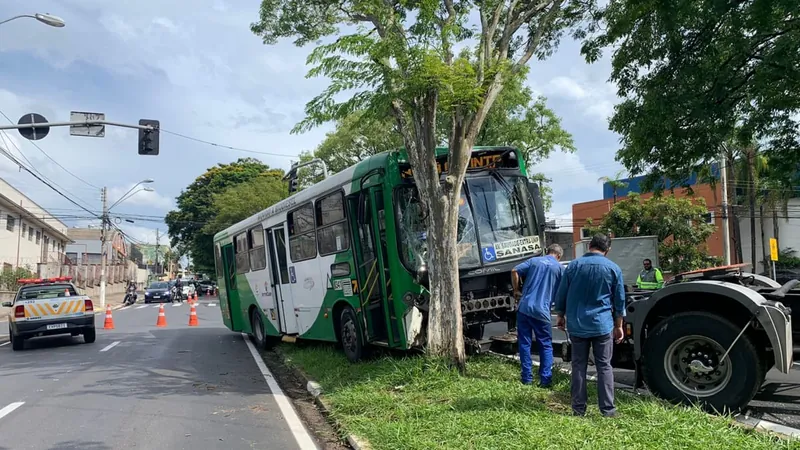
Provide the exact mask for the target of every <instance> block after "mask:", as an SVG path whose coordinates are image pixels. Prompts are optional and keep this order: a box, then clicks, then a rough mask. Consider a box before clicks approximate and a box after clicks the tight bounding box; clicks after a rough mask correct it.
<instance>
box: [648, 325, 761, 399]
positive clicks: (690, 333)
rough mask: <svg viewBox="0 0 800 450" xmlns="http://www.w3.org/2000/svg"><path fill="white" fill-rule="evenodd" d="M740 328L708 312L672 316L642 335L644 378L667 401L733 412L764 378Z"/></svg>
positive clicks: (750, 396)
mask: <svg viewBox="0 0 800 450" xmlns="http://www.w3.org/2000/svg"><path fill="white" fill-rule="evenodd" d="M740 331H741V329H739V328H737V327H736V326H735V325H734V324H733V323H731V322H730V321H728V320H726V319H724V318H722V317H720V316H718V315H716V314H712V313H706V312H686V313H681V314H675V315H673V316H671V317H669V318H667V319H665V320H663V321H661V322H660V323H658V324H657V325H656V326H655V327H654V328H653V330H652V331H651V332H650V333H648V337H647V341H645V343H644V351H643V356H644V357H643V359H644V378H645V381H646V382H647V386H648V387H649V388H650V390H651V391H653V393H654V394H656V395H657V396H659V397H661V398H663V399H666V400H668V401H670V402H673V403H697V404H699V405H700V406H701V407H703V409H705V410H706V411H709V412H736V411H738V410H739V409H741V408H742V407H743V406H745V405H747V403H749V402H750V400H752V399H753V397H754V396H755V394H756V392H758V390H759V389H760V388H761V384H762V383H763V382H764V373H765V370H763V367H762V365H763V362H762V358H760V357H759V354H758V350H756V346H755V345H754V344H753V342H752V340H751V339H750V338H749V337H748V336H747V335H746V334H744V335H742V336H741V337H740V338H739V340H738V341H737V342H736V345H735V346H734V347H733V348H732V349H731V351H730V352H729V353H728V356H727V357H726V358H725V360H724V361H720V359H721V358H722V356H723V355H724V354H725V351H726V350H727V348H728V347H729V346H730V345H731V344H732V343H733V341H734V339H736V336H738V335H739V332H740Z"/></svg>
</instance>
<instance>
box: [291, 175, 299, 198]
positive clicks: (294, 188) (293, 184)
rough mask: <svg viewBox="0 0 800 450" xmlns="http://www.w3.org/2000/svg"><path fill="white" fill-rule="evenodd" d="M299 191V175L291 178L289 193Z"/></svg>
mask: <svg viewBox="0 0 800 450" xmlns="http://www.w3.org/2000/svg"><path fill="white" fill-rule="evenodd" d="M293 192H297V175H295V176H293V177H291V178H289V193H290V194H291V193H293Z"/></svg>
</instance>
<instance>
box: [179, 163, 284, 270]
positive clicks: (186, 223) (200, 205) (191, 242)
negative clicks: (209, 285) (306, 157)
mask: <svg viewBox="0 0 800 450" xmlns="http://www.w3.org/2000/svg"><path fill="white" fill-rule="evenodd" d="M265 174H271V175H272V176H273V177H277V178H278V179H280V178H282V177H283V171H281V170H275V169H270V168H269V166H267V165H266V164H264V163H262V162H261V161H259V160H257V159H254V158H239V159H238V160H237V161H235V162H232V163H230V164H217V165H216V166H214V167H211V168H210V169H208V170H207V171H206V172H205V173H204V174H203V175H200V176H199V177H197V179H196V180H194V182H192V184H190V185H189V186H188V187H186V189H184V190H183V191H182V192H181V194H180V195H179V196H178V198H177V209H176V210H174V211H170V212H169V213H168V214H167V216H166V219H165V220H164V221H165V222H166V224H167V227H168V233H169V237H170V240H171V244H172V246H173V247H180V248H181V249H183V250H184V251H185V252H186V253H187V254H188V255H189V256H191V258H192V262H193V263H194V265H195V267H197V268H198V270H202V271H204V272H211V271H213V270H214V252H213V240H214V235H213V234H209V233H208V232H207V231H204V227H205V226H206V225H207V224H209V223H210V222H212V221H213V220H214V218H215V217H216V215H217V211H216V209H214V195H215V194H220V193H222V192H224V191H225V190H226V189H228V188H229V187H231V186H235V185H238V184H241V183H244V182H247V181H250V180H253V179H255V178H258V177H260V176H263V175H265Z"/></svg>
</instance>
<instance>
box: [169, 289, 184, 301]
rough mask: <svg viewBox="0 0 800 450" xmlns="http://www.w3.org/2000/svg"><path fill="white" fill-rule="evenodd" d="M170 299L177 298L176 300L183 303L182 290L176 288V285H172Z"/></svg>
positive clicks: (174, 299)
mask: <svg viewBox="0 0 800 450" xmlns="http://www.w3.org/2000/svg"><path fill="white" fill-rule="evenodd" d="M170 299H171V300H172V301H173V302H174V301H176V300H177V301H178V302H180V303H183V292H182V290H180V289H178V287H177V286H172V292H171V294H170Z"/></svg>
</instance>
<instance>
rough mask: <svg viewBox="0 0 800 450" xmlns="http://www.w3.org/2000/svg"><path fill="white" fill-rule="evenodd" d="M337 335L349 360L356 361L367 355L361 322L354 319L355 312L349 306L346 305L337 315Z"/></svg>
mask: <svg viewBox="0 0 800 450" xmlns="http://www.w3.org/2000/svg"><path fill="white" fill-rule="evenodd" d="M339 335H340V337H339V340H340V341H341V343H342V350H344V355H345V356H346V357H347V359H348V360H349V361H350V362H358V361H360V360H361V359H363V358H365V357H366V356H367V349H366V343H365V342H364V333H362V332H361V324H360V323H359V322H358V319H356V312H355V311H353V308H351V307H349V306H346V307H345V308H344V309H343V310H342V314H341V315H340V316H339Z"/></svg>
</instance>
